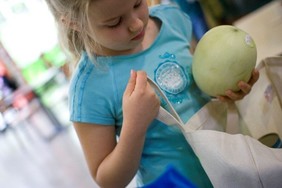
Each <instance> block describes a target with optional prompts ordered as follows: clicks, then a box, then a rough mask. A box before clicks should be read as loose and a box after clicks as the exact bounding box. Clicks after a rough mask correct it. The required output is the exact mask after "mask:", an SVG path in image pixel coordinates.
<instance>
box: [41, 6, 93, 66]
mask: <svg viewBox="0 0 282 188" xmlns="http://www.w3.org/2000/svg"><path fill="white" fill-rule="evenodd" d="M45 1H46V3H47V5H48V7H49V9H50V11H51V13H52V14H53V16H54V18H55V21H56V23H57V27H58V34H59V43H60V45H61V47H62V49H63V50H64V52H65V53H66V55H67V57H69V58H70V61H71V64H72V65H73V67H75V66H76V64H77V62H78V61H79V59H80V58H81V56H82V53H83V51H86V53H87V54H88V56H89V57H90V59H93V58H94V53H93V51H92V50H91V49H93V47H94V46H95V41H94V40H93V39H92V38H91V37H90V35H89V31H90V29H89V27H88V23H89V19H88V7H89V2H90V0H45Z"/></svg>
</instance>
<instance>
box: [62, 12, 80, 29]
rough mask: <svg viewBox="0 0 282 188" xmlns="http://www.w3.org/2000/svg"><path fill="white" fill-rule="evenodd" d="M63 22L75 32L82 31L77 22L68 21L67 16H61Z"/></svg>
mask: <svg viewBox="0 0 282 188" xmlns="http://www.w3.org/2000/svg"><path fill="white" fill-rule="evenodd" d="M61 22H62V23H63V24H65V25H66V26H67V27H70V28H71V29H73V30H74V31H80V27H79V26H78V24H77V22H76V21H72V20H69V19H67V18H66V17H65V16H61Z"/></svg>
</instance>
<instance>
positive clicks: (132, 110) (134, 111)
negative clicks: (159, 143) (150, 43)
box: [123, 71, 160, 131]
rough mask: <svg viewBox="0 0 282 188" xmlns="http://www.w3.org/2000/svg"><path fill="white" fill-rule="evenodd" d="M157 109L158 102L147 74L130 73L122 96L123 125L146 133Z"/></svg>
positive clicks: (141, 72) (139, 72)
mask: <svg viewBox="0 0 282 188" xmlns="http://www.w3.org/2000/svg"><path fill="white" fill-rule="evenodd" d="M159 107H160V100H159V98H158V97H157V95H156V93H155V91H154V89H153V88H152V87H151V86H150V84H149V83H148V81H147V74H146V73H145V72H144V71H137V72H135V71H131V76H130V79H129V81H128V84H127V87H126V90H125V92H124V95H123V119H124V125H126V126H132V128H133V129H134V130H136V129H139V130H140V129H142V130H143V131H146V130H147V127H148V126H149V124H150V123H151V122H152V121H153V119H154V118H155V117H156V116H157V114H158V111H159Z"/></svg>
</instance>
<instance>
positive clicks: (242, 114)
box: [150, 58, 282, 188]
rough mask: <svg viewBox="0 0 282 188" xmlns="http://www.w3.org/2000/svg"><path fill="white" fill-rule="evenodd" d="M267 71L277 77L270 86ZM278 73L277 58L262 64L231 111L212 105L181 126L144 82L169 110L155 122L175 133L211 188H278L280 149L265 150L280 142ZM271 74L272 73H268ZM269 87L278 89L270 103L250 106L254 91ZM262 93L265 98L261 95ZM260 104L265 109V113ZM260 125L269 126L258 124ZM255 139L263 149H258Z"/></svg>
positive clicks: (219, 104) (281, 176)
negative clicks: (176, 130)
mask: <svg viewBox="0 0 282 188" xmlns="http://www.w3.org/2000/svg"><path fill="white" fill-rule="evenodd" d="M273 59H274V60H273ZM269 62H270V63H269ZM273 62H275V63H273ZM279 62H280V63H279ZM267 66H271V67H275V68H274V70H275V71H276V73H277V74H278V75H279V76H277V74H275V75H272V80H271V79H269V73H270V74H273V72H271V71H270V68H269V67H268V68H267ZM278 67H279V68H280V69H281V68H282V61H281V58H277V59H276V58H272V59H271V60H270V59H267V60H266V61H263V62H262V63H261V64H260V67H259V70H260V78H259V80H258V82H257V83H256V84H255V86H254V87H253V89H252V92H251V93H250V94H249V95H250V96H248V97H245V98H244V99H243V100H242V102H240V103H239V104H237V103H236V105H235V104H228V105H227V104H226V103H222V102H219V101H216V100H215V101H213V100H212V101H211V102H209V103H207V104H206V105H205V106H204V107H202V108H201V109H200V110H199V111H198V112H197V113H196V114H195V115H194V116H192V118H191V119H190V120H189V121H188V122H187V123H186V124H184V123H183V122H182V121H181V119H180V118H179V116H178V114H177V113H176V111H175V110H174V109H173V107H172V105H171V104H170V102H169V101H168V100H167V98H166V97H165V95H164V94H163V93H162V91H161V90H160V89H159V88H158V86H157V85H156V84H155V83H154V82H153V81H151V80H150V82H151V85H152V86H153V87H154V88H155V89H156V90H157V92H158V93H159V94H160V95H161V96H162V97H163V98H164V100H166V102H167V103H168V105H169V107H170V109H169V112H168V111H166V110H165V109H163V108H160V111H159V114H158V119H159V120H160V121H162V122H164V123H165V124H167V125H173V126H175V125H176V126H178V127H179V128H180V129H181V131H182V133H183V134H184V136H185V138H186V140H187V141H188V143H189V144H190V145H191V147H192V148H193V150H194V152H195V154H196V155H197V156H198V158H199V159H200V162H201V164H202V166H203V168H204V169H205V171H206V173H207V175H208V176H209V178H210V180H211V182H212V184H213V186H214V187H215V188H227V187H228V188H233V187H234V188H260V187H266V188H281V187H282V149H274V148H271V147H268V146H266V145H265V144H270V145H273V142H274V141H275V139H276V141H275V142H277V138H279V136H280V138H282V137H281V132H279V129H280V131H281V129H282V128H281V127H280V128H279V127H278V123H279V126H282V124H281V122H282V119H281V118H282V114H281V113H282V110H281V106H280V105H281V103H280V102H279V100H280V99H278V98H279V97H278V95H279V94H278V92H281V91H282V90H280V89H281V87H280V86H281V85H280V84H281V83H282V82H281V80H280V81H279V79H282V75H281V74H282V72H281V70H280V71H278ZM266 69H267V71H266ZM271 70H272V71H273V68H271ZM266 72H269V73H266ZM274 77H275V78H274ZM273 78H274V79H273ZM273 80H275V81H273ZM274 82H275V84H277V83H278V84H279V86H278V87H280V89H279V88H276V89H274V90H272V91H273V93H272V96H271V97H272V98H271V101H270V100H269V98H268V97H269V96H267V97H266V99H267V100H266V102H265V101H256V102H257V103H254V100H255V99H253V97H257V95H260V94H259V93H260V92H259V91H260V89H262V88H264V87H265V86H266V87H270V86H268V85H269V84H270V85H272V87H273V88H274V87H275V85H273V83H274ZM256 85H259V86H256ZM256 87H257V88H256ZM258 88H260V89H258ZM278 90H279V91H278ZM263 93H264V95H265V91H264V90H263ZM274 94H275V95H274ZM280 94H281V93H280ZM280 97H281V95H280ZM256 100H260V99H259V98H256ZM258 103H259V104H258ZM264 103H267V105H268V106H267V108H266V107H265V104H264ZM274 103H275V104H274ZM276 103H277V105H276ZM248 109H250V110H253V109H255V112H254V113H250V112H249V111H248ZM266 111H267V112H266ZM274 111H275V112H274ZM273 113H275V114H273ZM264 114H267V115H266V116H264ZM265 118H266V119H265ZM257 121H258V122H259V123H258V124H256V123H257ZM265 122H272V124H271V123H269V124H268V123H267V124H264V123H265ZM262 124H263V125H262ZM265 136H266V137H265ZM259 139H261V140H260V141H261V142H265V143H264V144H262V143H261V142H260V141H259ZM278 141H279V140H278Z"/></svg>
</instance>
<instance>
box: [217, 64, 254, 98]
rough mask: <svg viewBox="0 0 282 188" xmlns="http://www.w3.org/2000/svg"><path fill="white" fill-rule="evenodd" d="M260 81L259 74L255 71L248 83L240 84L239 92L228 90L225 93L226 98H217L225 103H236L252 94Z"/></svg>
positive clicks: (241, 82)
mask: <svg viewBox="0 0 282 188" xmlns="http://www.w3.org/2000/svg"><path fill="white" fill-rule="evenodd" d="M258 79H259V72H258V71H257V70H256V69H255V70H254V71H253V73H252V76H251V78H250V80H249V82H248V83H246V82H243V81H240V82H239V83H238V87H239V88H240V90H239V91H237V92H233V91H231V90H227V91H226V92H225V94H226V96H218V97H217V98H218V99H219V100H220V101H223V102H234V101H237V100H241V99H243V98H244V97H245V96H246V95H248V94H249V93H250V92H251V90H252V86H253V85H254V84H255V83H256V82H257V80H258Z"/></svg>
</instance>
